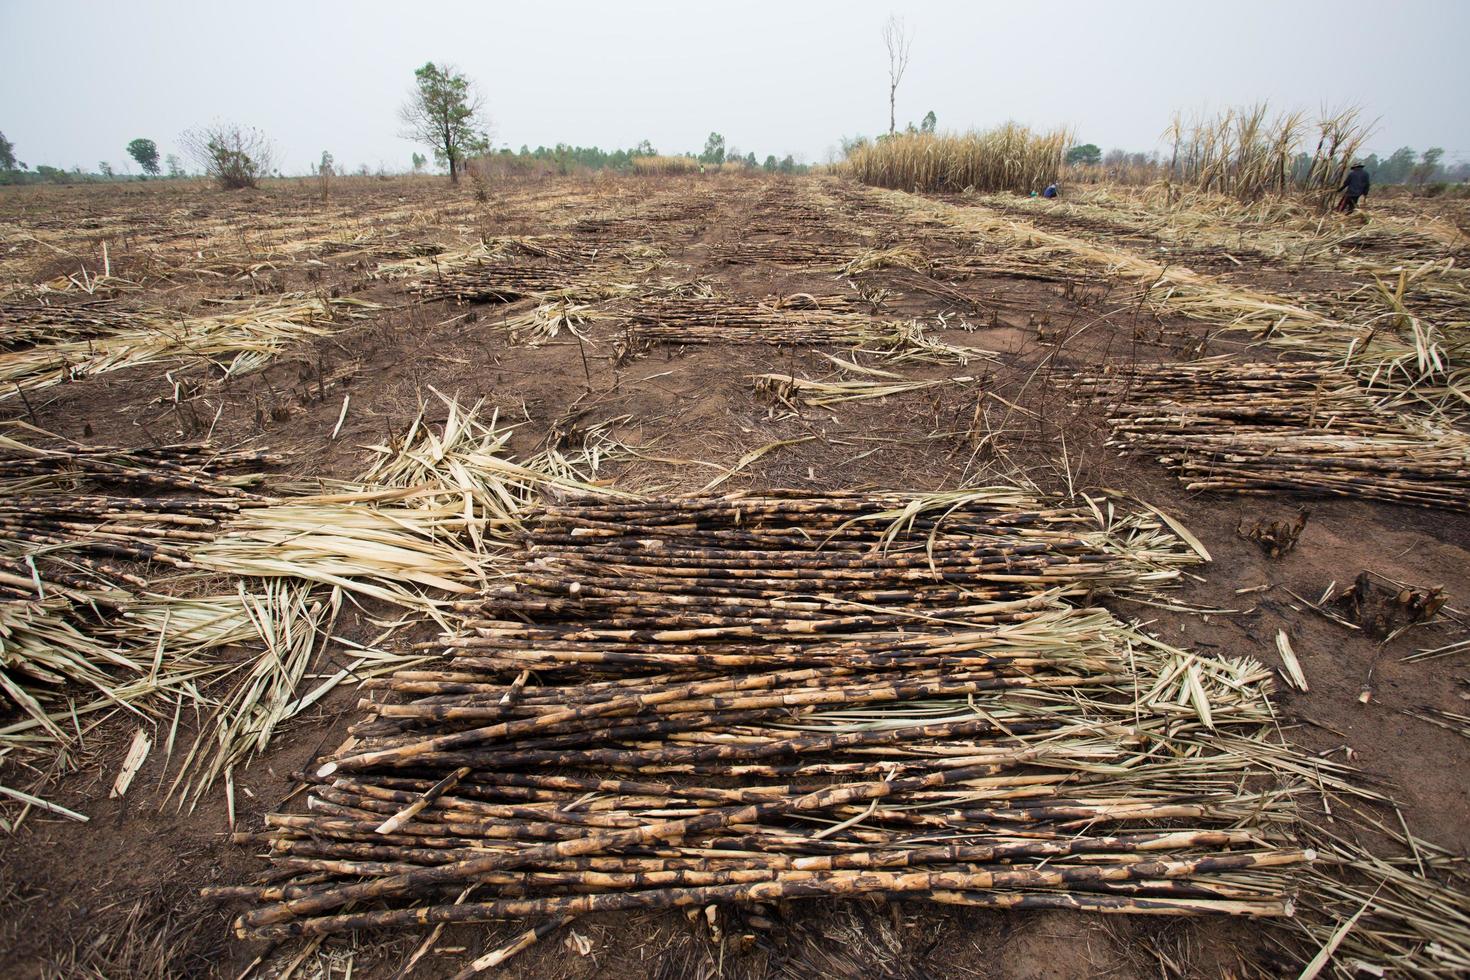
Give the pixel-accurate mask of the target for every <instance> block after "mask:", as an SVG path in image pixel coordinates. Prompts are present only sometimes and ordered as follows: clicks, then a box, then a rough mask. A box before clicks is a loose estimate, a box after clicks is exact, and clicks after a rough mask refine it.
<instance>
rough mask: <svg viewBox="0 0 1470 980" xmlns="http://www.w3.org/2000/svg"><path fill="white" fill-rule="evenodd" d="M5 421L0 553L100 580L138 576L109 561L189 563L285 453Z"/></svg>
mask: <svg viewBox="0 0 1470 980" xmlns="http://www.w3.org/2000/svg"><path fill="white" fill-rule="evenodd" d="M7 430H8V431H9V432H11V433H13V435H12V434H5V433H4V432H0V491H3V495H0V554H15V555H19V554H22V553H25V554H31V553H35V552H40V553H41V554H43V555H50V556H52V557H55V558H60V559H62V560H64V561H65V563H67V564H69V565H71V566H73V568H74V569H75V570H78V571H86V572H91V573H94V574H95V576H96V577H97V578H98V580H99V581H102V582H106V583H108V584H112V583H114V582H116V581H124V582H129V583H132V584H134V585H139V586H141V585H144V584H146V583H144V582H143V580H142V579H140V578H138V577H137V576H136V575H130V574H128V573H126V572H123V571H120V570H119V569H117V568H114V567H111V566H109V565H107V564H106V563H107V562H109V561H114V560H116V561H124V562H157V563H161V564H165V565H171V566H174V567H181V568H185V567H189V566H190V557H189V556H190V552H191V551H192V550H193V549H194V548H197V547H199V545H200V544H202V543H204V542H209V541H212V540H214V538H215V536H216V535H217V534H218V532H219V528H220V524H221V522H222V521H225V520H227V519H228V518H230V517H231V516H233V515H236V514H238V513H239V512H240V511H241V509H242V508H245V507H250V506H257V505H260V504H262V503H263V502H264V498H262V497H260V496H259V495H258V494H256V493H254V492H252V491H251V490H250V489H249V488H250V487H252V486H255V485H257V484H259V483H260V482H261V480H263V479H264V474H263V472H262V471H263V470H264V469H266V468H269V467H273V466H278V465H279V464H280V463H281V462H282V461H283V458H282V457H280V456H278V455H276V454H272V453H266V452H259V451H255V450H238V449H237V450H224V449H219V448H217V447H213V446H209V445H205V444H200V443H184V444H178V445H166V446H156V447H149V448H126V447H99V446H81V445H77V444H74V443H69V442H64V441H59V440H56V439H55V437H54V436H51V434H50V433H46V432H43V431H41V430H38V429H34V428H32V427H30V426H27V425H24V424H23V423H10V425H9V426H8V427H7ZM43 442H49V443H50V445H43ZM31 564H34V558H32V559H31ZM33 591H34V590H33Z"/></svg>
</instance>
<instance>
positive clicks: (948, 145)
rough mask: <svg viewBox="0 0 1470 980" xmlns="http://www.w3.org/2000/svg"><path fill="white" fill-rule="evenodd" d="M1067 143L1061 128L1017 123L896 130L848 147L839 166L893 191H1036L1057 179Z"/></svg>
mask: <svg viewBox="0 0 1470 980" xmlns="http://www.w3.org/2000/svg"><path fill="white" fill-rule="evenodd" d="M1070 144H1071V133H1070V132H1068V131H1067V130H1065V129H1057V130H1053V131H1051V132H1033V131H1032V130H1031V129H1029V128H1027V127H1026V126H1022V125H1020V124H1018V123H1007V124H1006V125H1004V126H1000V127H997V128H995V129H990V130H986V131H984V132H974V131H971V132H968V133H963V134H955V133H946V134H942V135H940V134H932V133H899V134H897V135H895V136H885V137H883V138H881V139H878V140H876V141H874V142H863V143H859V144H858V145H856V146H854V147H852V148H850V149H849V150H848V153H847V159H846V161H845V163H844V164H843V167H844V169H845V170H846V171H847V173H849V174H850V175H851V176H853V177H854V178H856V179H857V180H860V181H862V182H863V183H865V184H873V185H875V186H878V187H891V188H895V189H898V190H920V191H961V190H966V189H973V190H975V191H979V192H981V193H994V192H998V191H1019V192H1022V193H1025V192H1027V191H1032V190H1036V191H1039V190H1041V189H1042V188H1043V187H1045V186H1046V185H1047V184H1049V183H1051V182H1052V181H1054V180H1056V179H1057V175H1058V173H1060V172H1061V167H1062V157H1063V155H1064V154H1065V153H1066V151H1067V147H1068V146H1069V145H1070Z"/></svg>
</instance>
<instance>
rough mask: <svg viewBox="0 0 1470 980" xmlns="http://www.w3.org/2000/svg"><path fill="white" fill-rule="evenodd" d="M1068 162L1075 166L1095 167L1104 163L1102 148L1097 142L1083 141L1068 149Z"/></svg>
mask: <svg viewBox="0 0 1470 980" xmlns="http://www.w3.org/2000/svg"><path fill="white" fill-rule="evenodd" d="M1067 163H1069V164H1072V165H1074V166H1077V165H1080V166H1084V167H1095V166H1097V165H1098V164H1099V163H1102V150H1101V149H1099V148H1098V145H1097V144H1096V143H1083V144H1082V145H1081V146H1074V147H1072V148H1071V149H1070V150H1068V151H1067Z"/></svg>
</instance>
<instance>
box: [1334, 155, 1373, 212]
mask: <svg viewBox="0 0 1470 980" xmlns="http://www.w3.org/2000/svg"><path fill="white" fill-rule="evenodd" d="M1368 185H1369V180H1368V171H1366V170H1364V169H1363V165H1362V164H1361V163H1355V164H1353V166H1352V169H1351V170H1349V171H1348V175H1347V180H1345V181H1343V182H1342V186H1341V187H1339V188H1338V190H1340V191H1342V192H1343V194H1342V203H1341V204H1340V205H1338V207H1339V209H1340V210H1342V211H1346V212H1347V213H1348V214H1352V213H1353V212H1354V211H1356V210H1357V209H1358V198H1360V197H1367V196H1368Z"/></svg>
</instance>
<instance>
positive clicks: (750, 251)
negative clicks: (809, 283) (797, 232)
mask: <svg viewBox="0 0 1470 980" xmlns="http://www.w3.org/2000/svg"><path fill="white" fill-rule="evenodd" d="M708 251H709V256H710V258H711V259H712V260H714V261H715V262H718V263H720V264H722V265H789V266H796V267H799V268H803V269H813V270H817V271H834V272H835V271H837V270H839V269H841V268H842V267H843V266H844V265H846V264H847V263H848V262H851V261H852V260H853V258H855V256H856V253H855V252H854V250H853V249H852V248H851V247H843V246H840V245H829V244H827V243H825V242H802V241H775V242H750V241H737V242H721V243H719V244H714V245H710V246H708Z"/></svg>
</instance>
